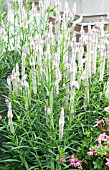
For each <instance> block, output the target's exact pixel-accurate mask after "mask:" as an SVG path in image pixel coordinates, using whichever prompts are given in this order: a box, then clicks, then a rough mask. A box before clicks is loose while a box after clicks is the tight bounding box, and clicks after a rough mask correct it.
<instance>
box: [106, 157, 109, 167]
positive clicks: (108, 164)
mask: <svg viewBox="0 0 109 170" xmlns="http://www.w3.org/2000/svg"><path fill="white" fill-rule="evenodd" d="M106 161H107V162H106V163H105V165H106V166H109V158H106Z"/></svg>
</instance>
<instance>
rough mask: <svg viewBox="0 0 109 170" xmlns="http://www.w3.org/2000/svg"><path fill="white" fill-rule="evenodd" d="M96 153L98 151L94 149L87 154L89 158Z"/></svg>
mask: <svg viewBox="0 0 109 170" xmlns="http://www.w3.org/2000/svg"><path fill="white" fill-rule="evenodd" d="M95 152H96V151H95V150H94V149H90V151H89V152H87V154H88V156H92V155H94V153H95Z"/></svg>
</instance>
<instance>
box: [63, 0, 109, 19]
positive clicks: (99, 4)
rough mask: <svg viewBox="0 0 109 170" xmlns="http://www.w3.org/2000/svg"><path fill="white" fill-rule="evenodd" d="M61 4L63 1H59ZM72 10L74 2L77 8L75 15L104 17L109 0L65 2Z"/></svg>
mask: <svg viewBox="0 0 109 170" xmlns="http://www.w3.org/2000/svg"><path fill="white" fill-rule="evenodd" d="M60 1H61V2H62V3H64V2H65V0H60ZM66 1H67V2H68V3H69V8H70V9H71V10H72V6H73V4H74V2H76V6H77V12H76V14H77V15H81V14H82V15H83V16H94V15H106V14H107V13H108V12H109V0H66Z"/></svg>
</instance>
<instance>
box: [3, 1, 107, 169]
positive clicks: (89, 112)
mask: <svg viewBox="0 0 109 170" xmlns="http://www.w3.org/2000/svg"><path fill="white" fill-rule="evenodd" d="M13 5H14V8H13V9H14V10H12V11H11V10H10V11H9V12H8V13H7V14H6V18H5V19H4V20H3V19H2V21H1V27H0V33H1V35H0V36H1V39H0V42H1V44H2V45H1V46H0V51H1V55H2V57H1V60H0V62H1V61H2V62H4V63H3V64H2V67H3V68H4V72H5V71H6V75H5V82H6V80H7V85H6V87H7V88H8V92H7V93H5V94H4V96H6V98H8V103H7V106H8V107H7V110H8V111H7V112H8V116H5V118H4V119H3V124H2V126H3V128H1V129H0V130H3V132H4V133H5V139H6V142H4V143H3V145H2V147H1V149H0V150H1V151H2V153H4V156H3V157H2V158H1V160H0V163H1V164H2V169H3V170H4V167H6V168H7V169H8V170H12V169H15V170H16V169H18V170H21V169H27V170H31V169H41V170H44V169H48V170H49V169H51V170H54V169H57V170H61V169H63V170H64V169H72V168H73V169H85V168H86V169H89V167H90V169H91V168H92V169H93V167H94V168H95V167H96V165H94V163H95V164H96V162H97V166H98V165H99V161H101V158H102V157H103V161H102V163H101V167H103V168H104V167H106V166H105V165H107V166H108V162H109V161H108V147H107V146H108V125H109V121H108V118H104V115H103V113H102V108H103V107H105V106H106V104H107V103H108V95H107V94H108V93H107V90H106V87H108V74H107V70H106V67H107V62H108V53H109V50H108V49H109V48H108V44H109V43H108V40H107V38H108V34H107V32H106V31H104V29H103V28H104V23H102V24H101V23H95V25H94V26H93V28H92V27H91V25H90V24H89V26H88V32H87V33H86V32H85V31H84V28H83V27H82V28H81V31H80V39H79V41H78V42H77V41H76V38H77V32H76V31H75V26H76V25H77V24H79V23H80V22H82V15H81V16H80V18H79V19H77V20H75V14H76V8H75V4H74V6H73V8H72V10H70V9H69V7H68V3H67V2H65V4H64V7H63V8H62V7H61V4H60V1H56V2H53V1H51V2H45V1H42V0H40V2H39V7H38V8H37V6H36V5H35V4H34V3H33V4H32V5H31V7H30V6H29V3H28V2H27V4H25V5H23V4H22V1H18V3H15V4H13ZM10 14H11V15H10ZM11 16H12V17H11ZM84 47H85V48H86V51H85V50H84ZM0 69H1V68H0ZM7 70H8V71H7ZM0 75H1V77H3V73H2V74H1V72H0ZM0 79H2V78H0ZM3 80H4V79H3ZM105 93H106V95H105ZM105 97H106V98H107V99H106V98H105ZM105 110H108V108H107V109H105ZM98 116H99V117H100V119H99V117H98ZM94 120H96V122H95V124H94V127H93V122H94ZM7 122H8V123H7ZM0 126H1V125H0ZM93 129H94V130H95V129H97V130H98V131H97V130H95V131H96V132H97V134H96V133H95V132H94V130H93ZM92 131H93V132H92ZM93 142H95V143H96V145H94V144H95V143H94V144H93ZM90 144H92V145H90ZM72 153H74V154H73V155H72ZM94 161H95V162H94ZM106 161H107V162H106ZM6 168H5V169H6ZM97 168H98V167H97ZM97 168H95V169H97Z"/></svg>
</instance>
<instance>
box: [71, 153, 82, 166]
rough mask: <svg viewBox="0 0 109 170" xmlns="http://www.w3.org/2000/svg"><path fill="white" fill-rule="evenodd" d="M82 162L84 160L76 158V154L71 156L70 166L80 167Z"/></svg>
mask: <svg viewBox="0 0 109 170" xmlns="http://www.w3.org/2000/svg"><path fill="white" fill-rule="evenodd" d="M81 164H82V161H81V160H78V158H75V157H74V155H72V156H71V158H70V166H73V167H75V168H76V167H80V166H81Z"/></svg>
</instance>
